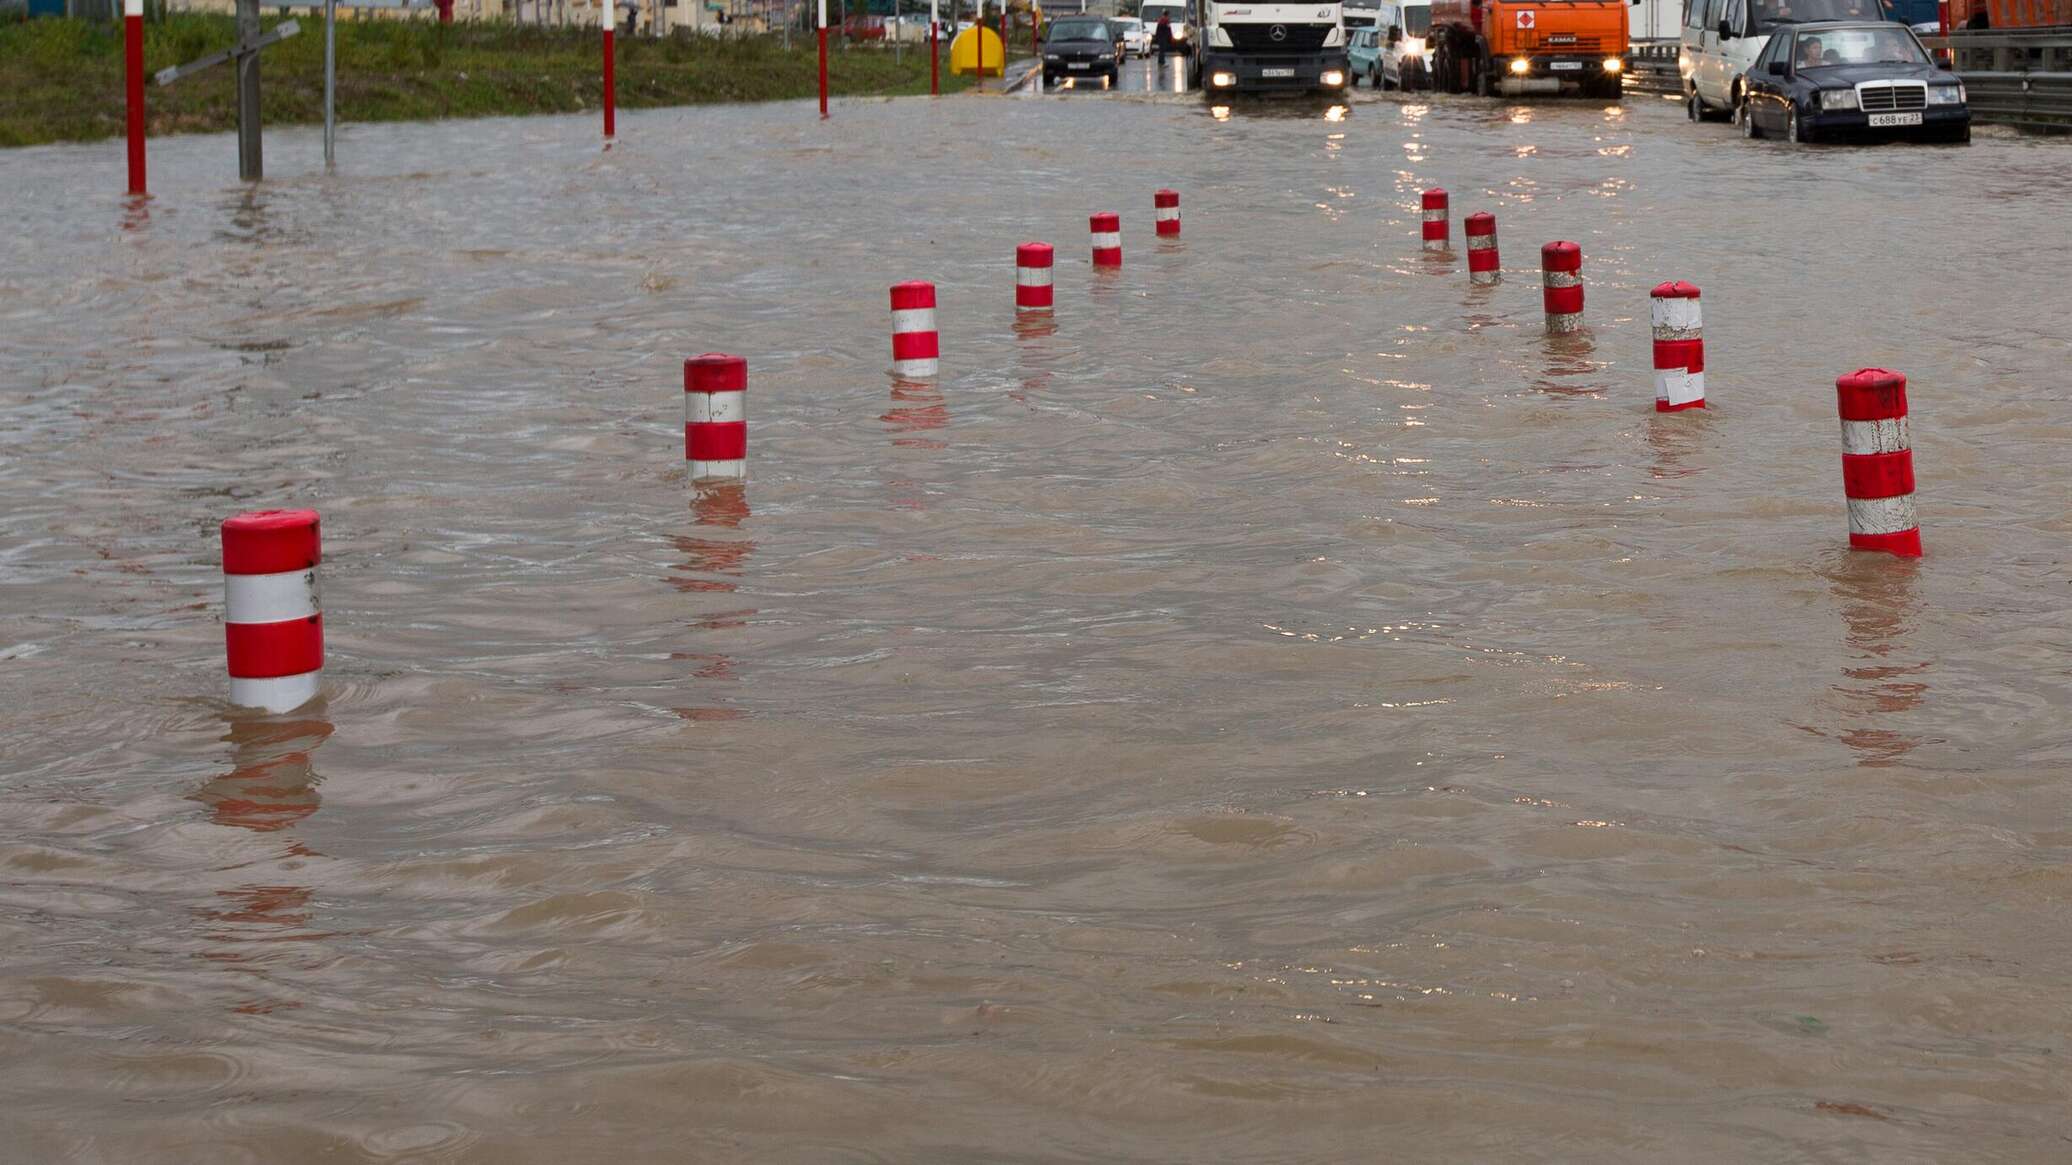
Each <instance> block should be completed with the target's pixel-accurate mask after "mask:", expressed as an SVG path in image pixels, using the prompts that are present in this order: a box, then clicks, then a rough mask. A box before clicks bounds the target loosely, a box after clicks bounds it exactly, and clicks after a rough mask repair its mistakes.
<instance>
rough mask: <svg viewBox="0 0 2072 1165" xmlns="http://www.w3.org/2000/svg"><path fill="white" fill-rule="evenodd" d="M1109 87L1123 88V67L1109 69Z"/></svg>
mask: <svg viewBox="0 0 2072 1165" xmlns="http://www.w3.org/2000/svg"><path fill="white" fill-rule="evenodd" d="M1108 88H1110V89H1120V88H1122V70H1121V69H1110V70H1108Z"/></svg>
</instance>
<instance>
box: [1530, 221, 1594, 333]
mask: <svg viewBox="0 0 2072 1165" xmlns="http://www.w3.org/2000/svg"><path fill="white" fill-rule="evenodd" d="M1540 285H1541V286H1540V300H1541V302H1542V304H1544V306H1545V307H1546V309H1547V334H1549V335H1555V336H1559V335H1565V334H1567V333H1569V332H1573V331H1577V330H1580V329H1581V328H1582V326H1583V248H1581V247H1579V246H1577V245H1576V244H1574V243H1548V244H1547V245H1546V246H1544V247H1541V248H1540Z"/></svg>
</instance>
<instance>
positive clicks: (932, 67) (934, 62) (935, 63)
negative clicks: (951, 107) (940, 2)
mask: <svg viewBox="0 0 2072 1165" xmlns="http://www.w3.org/2000/svg"><path fill="white" fill-rule="evenodd" d="M941 42H942V14H941V13H939V12H937V11H936V7H935V0H928V95H929V96H930V97H936V96H940V95H941V94H942V58H941V57H940V56H939V55H938V54H939V53H940V51H941V50H940V49H938V48H937V47H936V46H937V45H939V44H940V43H941Z"/></svg>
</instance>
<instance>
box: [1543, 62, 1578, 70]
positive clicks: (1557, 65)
mask: <svg viewBox="0 0 2072 1165" xmlns="http://www.w3.org/2000/svg"><path fill="white" fill-rule="evenodd" d="M1582 67H1583V62H1581V61H1555V62H1554V63H1553V64H1552V65H1549V66H1548V68H1550V69H1580V68H1582Z"/></svg>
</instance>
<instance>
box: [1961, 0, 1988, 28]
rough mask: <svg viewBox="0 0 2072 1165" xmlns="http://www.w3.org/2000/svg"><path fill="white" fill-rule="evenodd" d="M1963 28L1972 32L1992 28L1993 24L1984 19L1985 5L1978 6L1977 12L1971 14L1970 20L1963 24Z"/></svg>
mask: <svg viewBox="0 0 2072 1165" xmlns="http://www.w3.org/2000/svg"><path fill="white" fill-rule="evenodd" d="M1964 27H1965V28H1967V29H1970V30H1971V31H1973V32H1984V31H1986V30H1988V29H1990V28H1992V27H1993V22H1992V21H1991V20H1988V19H1987V18H1986V7H1985V5H1983V4H1981V5H1979V9H1978V11H1977V12H1974V13H1972V14H1971V19H1970V20H1967V21H1965V22H1964Z"/></svg>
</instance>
